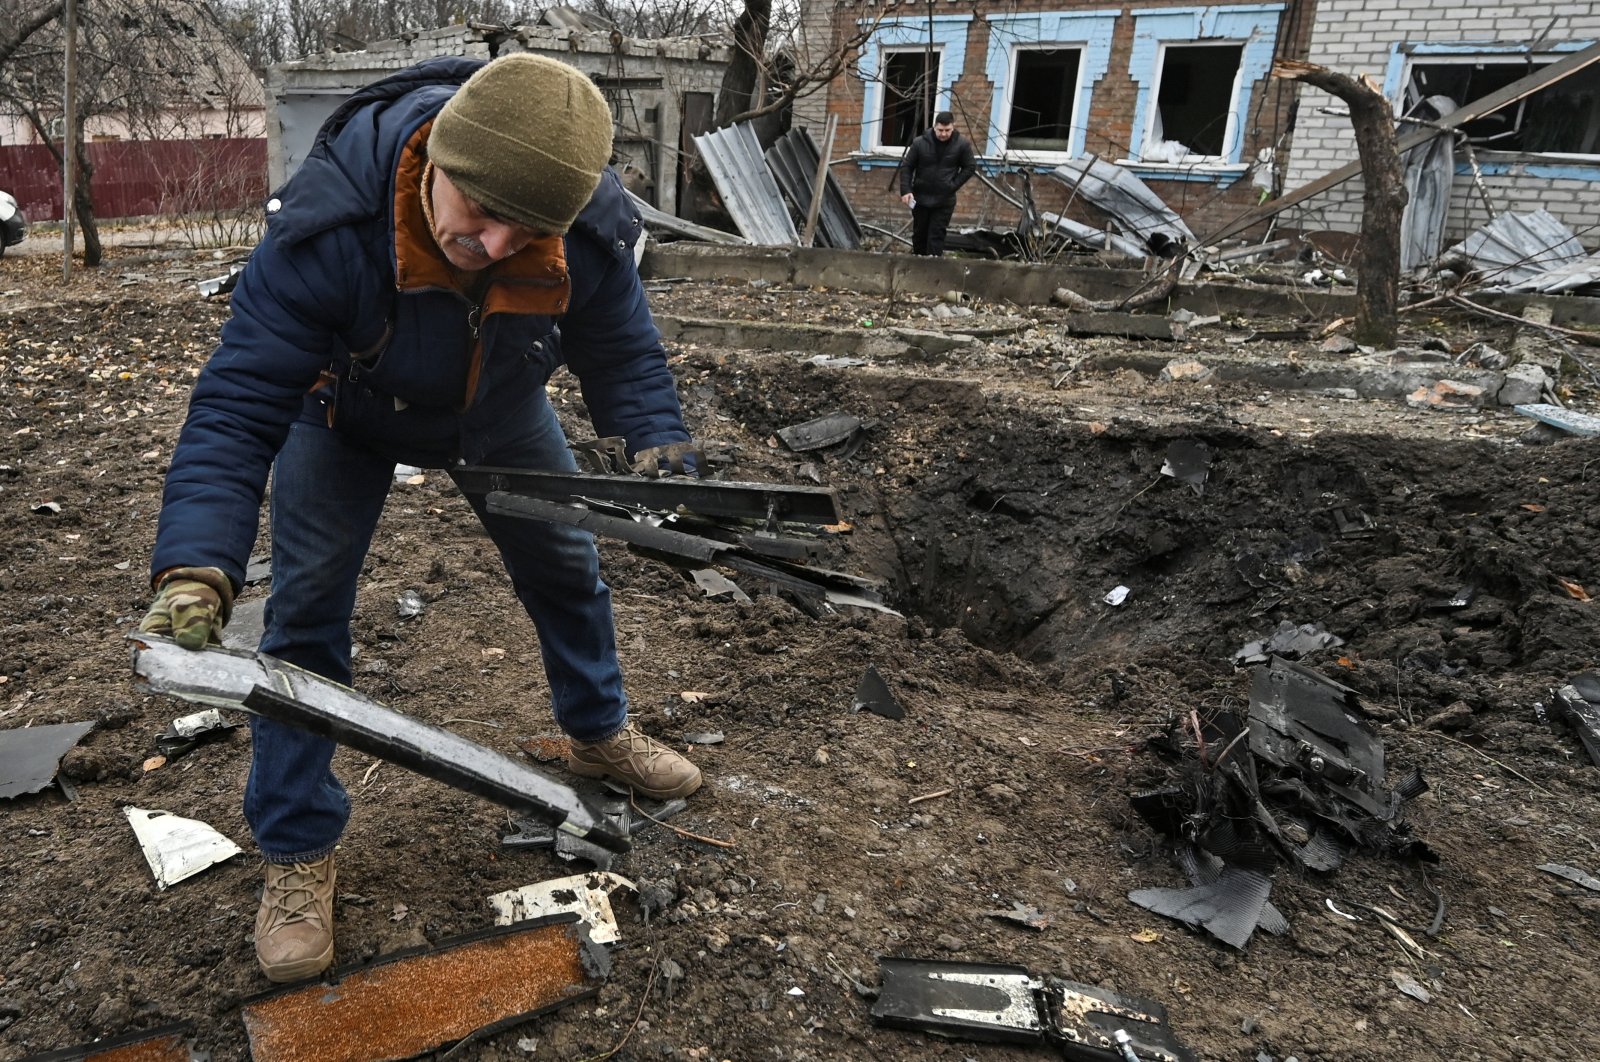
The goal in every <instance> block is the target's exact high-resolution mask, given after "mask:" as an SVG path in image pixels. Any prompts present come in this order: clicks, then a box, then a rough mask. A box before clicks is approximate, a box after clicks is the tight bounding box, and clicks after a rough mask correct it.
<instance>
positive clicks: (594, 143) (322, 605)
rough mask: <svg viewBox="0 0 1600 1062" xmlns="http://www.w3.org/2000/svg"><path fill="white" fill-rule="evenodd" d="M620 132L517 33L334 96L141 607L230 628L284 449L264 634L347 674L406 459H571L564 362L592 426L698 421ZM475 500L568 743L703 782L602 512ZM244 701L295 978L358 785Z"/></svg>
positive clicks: (239, 308) (627, 778)
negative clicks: (386, 510)
mask: <svg viewBox="0 0 1600 1062" xmlns="http://www.w3.org/2000/svg"><path fill="white" fill-rule="evenodd" d="M610 155H611V114H610V111H609V109H608V107H607V105H606V102H605V100H604V99H603V98H602V97H601V96H600V93H599V92H598V91H597V90H596V89H595V87H594V86H593V85H592V84H591V83H590V82H589V80H588V79H587V78H586V77H584V76H583V75H582V74H581V73H579V72H578V71H576V70H574V69H573V68H572V67H569V66H566V65H564V64H562V63H559V62H556V61H555V60H552V59H547V58H543V57H538V56H533V55H527V54H517V55H510V56H506V57H502V58H500V59H497V60H495V61H494V62H492V63H489V64H487V65H485V64H484V63H482V62H480V61H474V60H466V59H456V58H444V59H435V60H430V61H428V62H426V63H423V64H421V65H419V66H416V67H412V68H411V69H409V70H404V71H401V72H400V73H398V74H395V75H393V76H391V77H389V78H386V79H384V80H383V81H380V82H378V83H376V84H374V85H371V86H368V87H367V88H365V89H363V90H361V91H360V92H358V93H357V94H355V95H354V96H352V97H351V98H350V99H349V100H348V101H346V102H345V103H344V104H343V105H342V106H341V107H340V109H339V110H338V111H337V112H336V113H335V114H334V115H333V116H332V117H331V118H329V120H328V121H327V123H326V124H325V125H324V126H323V128H322V130H321V131H320V133H319V134H318V137H317V141H316V143H315V145H314V147H313V148H312V150H311V152H310V153H309V154H308V156H307V158H306V160H305V163H304V164H303V165H302V166H301V167H300V169H299V171H298V172H297V173H296V174H295V176H294V178H293V179H292V180H290V181H289V182H288V183H286V184H285V185H284V186H283V188H282V189H280V190H279V191H278V193H277V194H276V195H275V196H273V198H272V199H270V200H269V201H268V202H267V208H266V209H267V231H266V235H265V237H264V238H263V239H262V241H261V243H260V245H259V246H258V247H257V248H256V250H255V252H254V253H253V254H252V255H251V258H250V261H249V264H248V265H246V266H245V269H244V271H243V273H241V274H240V276H239V281H238V285H237V287H236V288H235V291H234V295H233V313H232V317H231V318H230V320H229V321H228V322H227V324H226V325H224V327H223V329H222V341H221V344H220V346H219V347H218V348H217V351H216V353H215V354H213V355H212V357H211V359H210V361H209V362H208V363H207V364H206V366H205V368H204V370H203V371H202V372H201V374H200V377H199V380H198V381H197V383H196V384H195V389H194V394H193V396H192V398H191V400H190V405H189V414H188V418H187V420H186V421H185V423H184V426H183V430H182V433H181V434H180V436H179V438H178V444H177V448H176V450H175V451H174V453H173V456H172V462H171V467H170V471H169V472H168V474H167V480H166V491H165V497H164V500H163V507H162V511H161V518H160V523H159V527H158V529H157V534H156V546H155V554H154V557H153V558H152V563H151V573H152V586H153V588H154V589H155V591H156V595H157V596H156V600H155V603H154V604H153V605H152V607H151V610H150V613H149V614H148V615H147V616H146V617H145V620H144V622H143V623H142V624H141V629H142V630H145V631H151V632H156V633H167V634H171V635H172V636H173V637H174V638H175V639H176V640H177V641H178V642H179V644H181V645H184V646H186V647H188V648H193V649H198V648H201V647H203V646H204V645H206V644H207V643H208V642H216V641H217V640H218V636H219V632H220V631H221V629H222V626H223V624H224V623H225V622H226V621H227V619H228V615H229V611H230V609H231V606H232V601H233V596H234V594H235V593H237V592H238V590H239V588H240V587H241V586H242V585H243V583H244V570H245V564H246V561H247V560H248V558H249V554H250V549H251V546H252V544H253V542H254V540H255V536H256V525H257V518H258V513H259V509H260V506H261V501H262V497H263V494H264V491H265V488H266V483H267V478H268V471H269V468H270V469H271V474H272V515H271V521H272V551H273V552H272V594H271V597H270V598H269V599H268V601H267V608H266V633H265V635H264V637H263V638H262V641H261V651H262V652H263V653H266V654H269V655H271V656H275V657H278V658H280V659H283V660H287V661H288V662H290V663H292V664H296V665H298V666H300V667H303V668H306V669H308V670H311V671H314V672H316V673H317V674H320V675H324V676H326V677H328V678H331V679H334V680H336V681H339V682H342V683H348V682H349V681H350V657H351V635H350V618H351V614H352V612H353V609H354V606H355V598H356V583H357V579H358V577H359V576H360V573H361V567H362V562H363V559H364V557H365V555H366V552H367V549H368V547H369V545H370V543H371V541H372V535H373V532H374V529H375V527H376V525H377V522H378V517H379V514H380V513H381V512H382V509H383V504H384V499H385V497H386V496H387V494H388V492H389V488H390V485H391V484H392V483H393V481H394V467H395V464H396V463H397V462H403V463H406V464H412V465H420V466H427V467H436V468H437V467H442V468H449V467H450V466H452V465H455V464H458V463H467V464H478V465H497V466H506V467H515V468H532V469H546V470H554V471H573V470H575V469H576V463H575V461H574V459H573V457H572V454H571V452H570V451H569V450H568V448H567V445H566V439H565V437H564V436H563V434H562V431H561V427H560V425H559V423H558V422H557V419H556V414H555V412H554V410H553V409H552V408H551V406H550V403H549V400H548V398H547V397H546V394H545V382H546V380H547V379H549V377H550V375H551V373H553V372H554V371H555V370H556V368H557V367H558V366H560V365H562V364H566V365H567V366H568V367H569V368H570V369H571V370H572V371H573V372H574V373H575V374H576V376H577V378H578V382H579V385H580V386H581V388H582V392H583V397H584V401H585V404H586V405H587V407H588V409H589V413H590V416H591V417H592V419H593V420H594V424H595V427H596V429H597V430H598V431H599V433H600V434H601V435H603V436H604V435H620V436H623V437H624V438H626V440H627V445H628V449H629V451H630V453H635V454H637V453H638V452H639V451H643V450H650V449H652V448H655V447H660V446H665V445H669V444H672V443H682V442H687V441H688V439H689V435H688V432H687V431H685V429H684V424H683V415H682V412H681V410H680V408H679V405H678V398H677V392H676V389H675V386H674V382H673V379H672V375H671V373H670V371H669V370H668V368H667V363H666V356H665V352H664V351H663V349H662V347H661V341H660V335H659V333H658V332H657V331H656V328H655V324H654V322H653V321H652V320H651V317H650V311H649V308H648V306H647V305H646V302H645V295H644V289H643V286H642V285H641V283H640V280H639V274H638V270H637V268H636V266H635V263H634V258H633V246H634V244H635V243H636V242H637V241H638V240H639V239H640V238H641V236H642V230H641V228H640V224H639V218H638V216H637V214H636V212H635V211H634V209H633V208H632V207H631V206H630V204H629V202H628V199H627V198H626V196H625V195H624V194H623V191H622V188H621V185H620V183H619V182H618V180H617V178H616V176H615V175H614V174H613V173H611V172H610V171H609V170H608V169H606V165H607V162H608V161H609V159H610ZM558 318H559V321H560V326H559V328H558V327H557V319H558ZM471 502H472V505H473V506H474V508H475V509H476V510H477V515H478V518H479V520H480V521H481V522H482V523H483V526H484V528H485V529H486V530H487V531H488V533H489V536H490V537H491V539H492V540H493V541H494V543H495V546H496V547H497V548H498V550H499V552H500V557H501V559H502V561H503V562H504V564H505V567H506V569H507V571H508V572H509V573H510V576H511V581H512V584H513V587H514V588H515V590H516V593H517V596H518V597H519V598H520V599H521V601H522V604H523V606H524V607H525V608H526V610H527V612H528V614H529V616H531V617H532V618H533V622H534V625H535V627H536V629H537V631H538V635H539V649H540V652H541V655H542V657H543V661H544V668H545V675H546V678H547V679H548V681H549V687H550V696H551V700H552V702H553V705H554V709H555V718H556V721H557V723H559V724H560V726H561V727H562V728H563V729H564V730H565V731H566V732H567V733H568V734H569V735H570V736H571V738H572V752H571V754H570V756H569V758H568V765H569V768H570V769H571V770H572V771H573V772H574V773H576V774H580V775H584V776H588V777H605V778H608V779H610V780H612V781H614V782H619V783H622V784H625V785H628V786H631V787H632V788H633V789H635V790H637V791H638V792H641V793H644V794H646V795H649V796H652V797H656V798H660V799H669V798H673V797H681V796H687V795H688V794H689V793H692V792H694V790H695V789H697V788H698V787H699V785H700V771H699V770H698V768H696V767H695V766H694V765H693V764H692V763H690V762H689V761H688V760H686V759H684V758H683V757H682V756H679V755H678V754H677V753H676V752H673V751H672V750H670V749H668V748H666V747H665V746H663V745H661V744H659V743H657V742H655V741H654V740H652V739H651V738H649V737H647V736H645V735H644V734H643V733H641V732H639V731H638V730H636V729H635V728H634V727H633V725H632V724H631V723H629V721H628V706H627V699H626V697H625V696H624V694H623V689H622V674H621V669H620V667H619V665H618V662H617V652H616V634H615V629H614V626H613V620H612V613H611V596H610V591H609V590H608V589H607V587H606V585H605V583H604V582H602V581H601V579H600V572H599V557H598V554H597V552H596V550H595V546H594V540H593V538H592V537H590V536H589V535H588V534H587V533H585V532H582V531H579V530H577V529H574V528H568V527H564V526H558V525H553V524H544V523H533V522H529V521H525V520H517V519H511V518H507V517H502V516H494V515H490V514H489V513H488V512H486V511H485V509H484V504H483V499H482V498H481V497H473V498H471ZM250 727H251V735H252V739H253V746H252V761H251V768H250V778H249V781H248V783H247V786H246V790H245V799H244V810H245V817H246V819H247V820H248V821H249V823H250V828H251V831H252V832H253V833H254V835H255V839H256V843H257V844H258V845H259V846H260V849H261V852H262V854H263V856H264V857H265V859H266V863H267V866H266V887H265V889H264V891H263V893H262V898H261V909H260V912H259V913H258V915H257V918H256V936H255V940H256V956H257V959H258V960H259V962H260V963H261V967H262V970H263V972H264V973H265V974H266V976H267V977H268V978H269V979H271V980H273V981H294V980H299V979H301V978H304V977H310V976H312V975H314V974H317V973H320V972H321V971H322V970H324V969H326V968H327V966H328V965H329V963H331V962H332V959H333V891H334V869H333V850H334V847H335V845H336V844H337V843H338V841H339V837H340V834H341V833H342V832H343V830H344V827H345V823H346V821H347V819H348V818H349V813H350V803H349V799H348V797H347V795H346V793H345V791H344V788H343V787H342V786H341V785H340V783H339V780H338V779H337V778H336V777H335V776H334V775H333V773H332V771H331V770H330V763H331V760H332V757H333V752H334V745H333V743H332V742H331V741H328V740H326V739H324V738H320V737H317V736H314V735H312V734H310V733H308V732H306V731H304V730H300V729H297V728H295V727H290V726H286V725H282V724H279V723H275V722H272V721H270V720H266V719H261V718H252V719H251V720H250Z"/></svg>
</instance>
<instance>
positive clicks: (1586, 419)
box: [1512, 402, 1600, 435]
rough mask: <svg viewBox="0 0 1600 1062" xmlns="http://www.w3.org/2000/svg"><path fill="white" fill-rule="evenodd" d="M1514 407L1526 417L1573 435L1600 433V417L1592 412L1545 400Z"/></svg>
mask: <svg viewBox="0 0 1600 1062" xmlns="http://www.w3.org/2000/svg"><path fill="white" fill-rule="evenodd" d="M1512 408H1513V409H1515V410H1516V411H1517V412H1518V413H1521V414H1522V415H1523V416H1524V417H1532V418H1533V419H1534V420H1537V421H1539V422H1540V423H1543V424H1548V425H1550V426H1551V427H1553V428H1560V429H1561V430H1562V431H1564V432H1568V433H1570V434H1572V435H1600V417H1597V416H1595V415H1594V414H1592V413H1579V412H1578V411H1577V410H1572V409H1566V408H1564V407H1562V406H1554V405H1548V404H1546V403H1543V402H1529V403H1525V404H1523V405H1520V406H1513V407H1512Z"/></svg>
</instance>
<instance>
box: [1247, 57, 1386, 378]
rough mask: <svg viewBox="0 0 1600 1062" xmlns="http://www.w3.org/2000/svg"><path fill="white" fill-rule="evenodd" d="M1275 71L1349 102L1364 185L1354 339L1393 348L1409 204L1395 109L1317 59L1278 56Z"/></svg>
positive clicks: (1364, 84) (1365, 84) (1375, 91)
mask: <svg viewBox="0 0 1600 1062" xmlns="http://www.w3.org/2000/svg"><path fill="white" fill-rule="evenodd" d="M1272 76H1273V77H1280V78H1284V79H1285V80H1290V81H1304V82H1305V83H1306V84H1308V85H1313V86H1315V87H1317V88H1319V89H1322V90H1323V91H1324V92H1328V93H1331V94H1333V95H1335V96H1337V97H1339V99H1341V100H1343V101H1344V102H1345V103H1346V104H1348V105H1349V107H1350V125H1351V128H1352V129H1353V130H1354V131H1355V135H1356V152H1357V154H1359V155H1360V157H1361V174H1362V180H1363V184H1364V190H1363V193H1362V198H1361V238H1360V242H1359V243H1358V244H1357V245H1356V271H1357V277H1356V327H1355V333H1354V338H1355V340H1356V342H1358V343H1367V344H1371V345H1372V346H1376V347H1392V346H1394V342H1395V336H1396V334H1397V333H1398V332H1399V329H1400V225H1401V218H1402V216H1403V214H1404V212H1405V205H1406V186H1405V170H1404V168H1403V167H1402V166H1401V164H1400V148H1399V137H1398V136H1397V135H1396V133H1395V122H1394V108H1393V107H1391V106H1390V105H1389V99H1388V97H1386V96H1385V95H1384V94H1383V92H1382V91H1381V90H1379V89H1378V88H1376V87H1374V86H1373V85H1371V84H1369V83H1368V82H1367V80H1366V78H1362V79H1360V80H1357V79H1356V78H1352V77H1350V76H1349V75H1348V74H1341V73H1339V72H1338V71H1336V70H1329V69H1328V68H1326V67H1322V66H1317V65H1315V64H1314V63H1306V62H1301V61H1300V60H1297V59H1280V60H1278V61H1277V62H1276V63H1274V64H1272Z"/></svg>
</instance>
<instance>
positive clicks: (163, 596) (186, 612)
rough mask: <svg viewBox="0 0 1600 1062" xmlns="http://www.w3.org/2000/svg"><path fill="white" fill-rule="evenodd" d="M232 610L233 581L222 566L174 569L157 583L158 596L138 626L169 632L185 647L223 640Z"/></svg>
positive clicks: (147, 630)
mask: <svg viewBox="0 0 1600 1062" xmlns="http://www.w3.org/2000/svg"><path fill="white" fill-rule="evenodd" d="M232 613H233V584H232V583H230V582H229V581H228V577H227V575H225V574H224V573H223V572H222V570H221V569H220V568H173V569H171V570H170V571H167V572H163V573H162V575H161V581H160V582H159V583H157V584H156V599H155V602H154V603H152V604H151V606H150V611H149V612H148V613H146V614H145V617H144V620H143V621H142V622H141V623H140V624H139V629H140V630H141V631H143V632H145V633H146V634H167V635H171V636H172V640H173V641H175V642H177V643H178V644H179V645H181V646H183V647H184V648H185V649H204V648H205V647H206V645H207V643H210V644H212V645H220V644H221V643H222V628H223V627H224V626H226V625H227V622H228V617H229V616H230V615H231V614H232Z"/></svg>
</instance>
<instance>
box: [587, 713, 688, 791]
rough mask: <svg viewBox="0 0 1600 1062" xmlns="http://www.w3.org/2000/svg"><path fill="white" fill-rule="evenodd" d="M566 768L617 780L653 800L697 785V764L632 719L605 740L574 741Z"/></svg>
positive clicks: (591, 775) (589, 775) (593, 776)
mask: <svg viewBox="0 0 1600 1062" xmlns="http://www.w3.org/2000/svg"><path fill="white" fill-rule="evenodd" d="M567 768H568V769H569V770H571V771H572V773H573V774H577V775H582V776H583V777H585V778H607V779H610V780H611V781H613V782H619V783H621V784H622V785H626V786H630V787H632V788H633V790H634V791H635V792H637V793H641V794H643V795H644V796H647V797H651V798H652V799H655V800H674V799H676V798H678V797H686V796H688V795H689V794H690V793H692V792H694V791H695V790H696V789H699V788H700V768H698V767H696V766H695V765H694V764H692V763H690V762H689V761H688V760H686V759H685V758H683V757H682V756H680V755H678V754H677V753H676V752H673V751H672V750H671V749H669V748H667V747H666V746H665V745H663V744H661V742H659V741H657V740H655V739H654V738H651V737H646V736H645V735H644V734H641V733H640V732H639V731H638V730H636V729H635V728H634V725H633V724H632V723H629V724H628V725H627V726H625V727H623V728H622V729H621V730H619V731H618V732H617V733H615V734H613V735H612V736H611V737H609V738H607V739H606V740H604V741H593V742H585V741H574V742H573V743H572V751H571V752H570V753H568V754H567Z"/></svg>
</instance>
